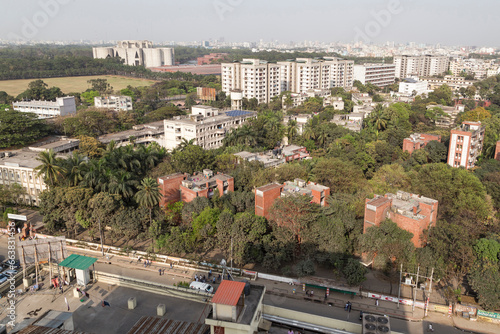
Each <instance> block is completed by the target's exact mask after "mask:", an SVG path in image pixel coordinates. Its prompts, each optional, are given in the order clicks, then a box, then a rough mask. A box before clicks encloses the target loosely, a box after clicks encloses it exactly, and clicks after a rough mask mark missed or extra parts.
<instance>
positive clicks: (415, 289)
mask: <svg viewBox="0 0 500 334" xmlns="http://www.w3.org/2000/svg"><path fill="white" fill-rule="evenodd" d="M419 272H420V265H419V266H418V267H417V279H416V280H415V288H414V290H413V305H412V308H411V310H412V312H413V311H415V302H416V301H417V288H418V274H419Z"/></svg>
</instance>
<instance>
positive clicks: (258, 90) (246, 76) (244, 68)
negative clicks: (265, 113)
mask: <svg viewBox="0 0 500 334" xmlns="http://www.w3.org/2000/svg"><path fill="white" fill-rule="evenodd" d="M221 66H222V69H221V76H222V90H223V91H224V92H225V93H226V94H229V93H230V92H231V91H234V90H241V92H242V94H243V97H244V98H247V99H252V98H255V99H257V101H259V103H269V102H270V101H271V99H272V98H273V97H275V96H278V95H279V94H280V93H281V89H280V80H279V77H280V67H279V65H277V64H272V63H268V62H266V61H263V60H260V59H243V61H242V62H236V63H224V64H222V65H221Z"/></svg>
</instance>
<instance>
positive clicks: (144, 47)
mask: <svg viewBox="0 0 500 334" xmlns="http://www.w3.org/2000/svg"><path fill="white" fill-rule="evenodd" d="M92 52H93V55H94V58H96V59H99V58H100V59H106V58H115V57H119V58H121V59H123V60H124V63H125V64H126V65H130V66H144V67H157V66H164V65H175V59H174V49H172V48H153V43H152V42H150V41H120V42H118V45H117V46H115V47H95V48H92Z"/></svg>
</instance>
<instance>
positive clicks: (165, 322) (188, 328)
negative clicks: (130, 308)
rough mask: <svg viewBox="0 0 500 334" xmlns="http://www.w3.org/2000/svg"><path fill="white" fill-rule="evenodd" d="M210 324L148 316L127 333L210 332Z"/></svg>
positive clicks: (169, 333)
mask: <svg viewBox="0 0 500 334" xmlns="http://www.w3.org/2000/svg"><path fill="white" fill-rule="evenodd" d="M208 333H210V326H208V325H205V324H195V323H192V322H185V321H178V320H171V319H164V318H157V317H147V316H144V317H142V318H141V319H139V321H137V322H136V323H135V325H134V327H132V328H131V329H130V330H129V331H128V333H127V334H208Z"/></svg>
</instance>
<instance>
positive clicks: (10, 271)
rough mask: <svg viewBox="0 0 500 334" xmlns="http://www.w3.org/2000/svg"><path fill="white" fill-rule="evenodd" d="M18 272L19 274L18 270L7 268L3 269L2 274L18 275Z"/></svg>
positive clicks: (8, 275)
mask: <svg viewBox="0 0 500 334" xmlns="http://www.w3.org/2000/svg"><path fill="white" fill-rule="evenodd" d="M16 274H17V270H12V269H7V270H4V271H2V275H4V276H7V277H11V276H16Z"/></svg>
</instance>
